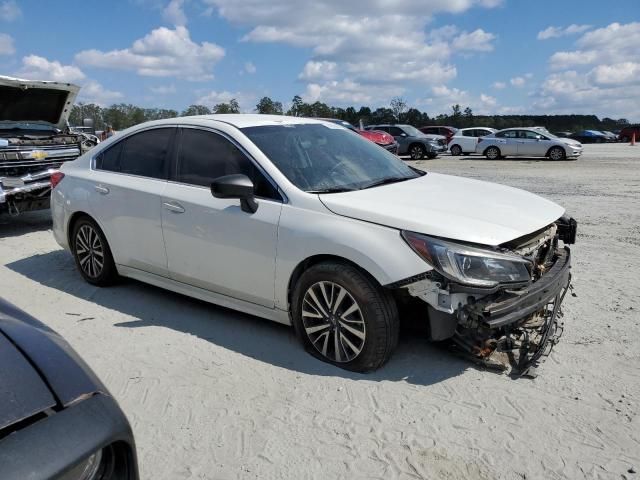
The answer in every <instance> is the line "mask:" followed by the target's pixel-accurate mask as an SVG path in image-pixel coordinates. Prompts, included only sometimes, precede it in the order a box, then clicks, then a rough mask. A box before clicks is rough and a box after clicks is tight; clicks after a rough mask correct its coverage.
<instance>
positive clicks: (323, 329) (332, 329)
mask: <svg viewBox="0 0 640 480" xmlns="http://www.w3.org/2000/svg"><path fill="white" fill-rule="evenodd" d="M302 325H303V327H304V330H305V332H306V334H307V338H308V339H309V341H310V342H311V343H312V344H313V346H314V348H315V349H316V350H317V351H318V352H320V353H321V354H322V355H323V356H324V357H326V358H328V359H329V360H331V361H334V362H337V363H345V362H350V361H351V360H353V359H354V358H356V357H357V356H358V355H360V353H361V352H362V349H363V348H364V344H365V341H366V338H367V335H366V326H365V323H364V316H363V314H362V310H360V306H359V305H358V302H356V301H355V299H354V298H353V297H352V296H351V294H350V293H349V292H348V291H347V290H346V289H345V288H344V287H342V286H340V285H338V284H337V283H334V282H328V281H324V282H318V283H315V284H313V285H311V286H310V287H309V288H308V289H307V291H306V293H305V294H304V298H303V300H302Z"/></svg>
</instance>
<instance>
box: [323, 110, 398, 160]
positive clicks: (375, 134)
mask: <svg viewBox="0 0 640 480" xmlns="http://www.w3.org/2000/svg"><path fill="white" fill-rule="evenodd" d="M318 120H324V121H325V122H331V123H335V124H337V125H340V126H342V127H344V128H346V129H348V130H351V131H353V132H356V133H357V134H358V135H362V136H363V137H364V138H366V139H367V140H371V141H372V142H373V143H376V144H378V145H380V146H381V147H382V148H384V149H385V150H388V151H389V152H391V153H393V154H394V155H397V154H398V142H396V140H395V138H393V136H391V135H390V134H388V133H387V132H383V131H380V130H360V129H358V128H356V127H354V126H353V125H351V124H350V123H349V122H347V121H345V120H339V119H337V118H319V119H318Z"/></svg>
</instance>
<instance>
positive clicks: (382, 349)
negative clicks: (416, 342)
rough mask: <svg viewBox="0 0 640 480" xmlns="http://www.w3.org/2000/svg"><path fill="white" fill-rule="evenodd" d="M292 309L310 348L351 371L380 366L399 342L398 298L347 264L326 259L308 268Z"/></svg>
mask: <svg viewBox="0 0 640 480" xmlns="http://www.w3.org/2000/svg"><path fill="white" fill-rule="evenodd" d="M291 310H292V320H293V326H294V329H295V331H296V335H297V336H298V338H299V339H300V341H301V342H302V344H303V345H304V346H305V348H306V349H307V351H308V352H309V353H311V354H312V355H313V356H315V357H317V358H319V359H320V360H322V361H325V362H327V363H331V364H333V365H336V366H338V367H340V368H344V369H346V370H351V371H354V372H361V373H365V372H370V371H373V370H377V369H378V368H380V367H381V366H382V365H384V364H385V363H386V362H387V360H389V358H390V357H391V354H392V353H393V350H394V349H395V347H396V345H397V343H398V331H399V318H398V310H397V307H396V304H395V301H394V300H393V297H392V296H391V294H390V293H389V292H386V291H385V290H384V289H383V288H382V287H380V286H379V285H378V284H377V283H376V282H375V280H374V279H372V278H370V277H369V276H367V275H366V274H364V273H363V272H361V271H360V270H358V269H357V268H355V267H354V266H351V265H348V264H346V263H339V262H323V263H319V264H317V265H314V266H312V267H311V268H309V269H308V270H307V271H305V272H304V273H303V274H302V276H301V277H300V279H299V280H298V283H297V285H296V287H295V290H294V293H293V298H292V303H291Z"/></svg>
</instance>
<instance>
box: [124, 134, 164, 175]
mask: <svg viewBox="0 0 640 480" xmlns="http://www.w3.org/2000/svg"><path fill="white" fill-rule="evenodd" d="M174 131H175V129H174V128H155V129H153V130H146V131H144V132H140V133H137V134H135V135H132V136H130V137H127V138H126V139H125V142H124V149H123V151H122V153H121V154H120V172H121V173H127V174H130V175H140V176H142V177H151V178H161V179H166V178H167V170H168V169H167V165H168V155H167V153H168V151H169V147H170V145H171V144H170V141H171V139H172V138H173V134H174Z"/></svg>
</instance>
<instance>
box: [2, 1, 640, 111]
mask: <svg viewBox="0 0 640 480" xmlns="http://www.w3.org/2000/svg"><path fill="white" fill-rule="evenodd" d="M48 3H49V2H48ZM638 7H639V5H638V2H637V0H616V1H615V2H601V1H598V2H595V1H585V0H582V1H578V0H563V1H558V0H556V1H546V0H540V1H537V2H528V1H524V0H369V1H366V2H364V1H363V2H359V1H358V2H356V1H352V2H349V1H345V0H314V1H310V2H305V1H301V0H268V1H267V0H112V1H110V2H93V1H71V0H67V1H64V2H57V3H56V4H55V6H53V4H49V6H48V7H47V8H43V6H42V2H40V1H27V0H0V61H1V62H2V67H1V68H0V74H3V75H11V76H20V77H23V78H34V79H55V80H63V81H72V82H74V83H77V84H80V85H82V86H83V90H82V94H81V99H82V100H83V101H86V102H91V101H92V102H97V103H101V104H110V103H113V102H131V103H135V104H138V105H143V106H149V107H167V108H176V109H179V110H180V109H183V108H185V107H186V106H188V105H189V104H192V103H204V104H208V105H213V104H215V103H219V102H221V101H228V100H229V99H230V98H237V99H238V100H239V102H240V104H241V107H242V109H243V110H244V111H251V110H252V109H253V108H254V106H255V104H256V102H257V100H258V99H259V98H260V97H262V96H265V95H267V96H270V97H272V98H273V99H275V100H280V101H282V102H283V103H284V104H285V105H286V104H287V103H289V102H290V100H291V98H292V97H293V95H296V94H298V95H301V96H302V97H303V98H304V99H305V100H307V101H316V100H320V101H324V102H326V103H329V104H330V105H340V106H348V105H354V106H356V107H359V106H360V105H368V106H372V107H377V106H386V105H388V104H389V101H390V99H391V98H392V97H394V96H396V95H400V96H402V97H404V98H405V99H406V100H407V102H408V103H409V104H410V105H411V106H416V107H418V108H420V109H421V110H425V111H427V112H428V113H429V114H431V115H437V114H438V113H442V112H445V111H448V110H449V109H450V106H451V105H452V104H453V103H460V104H461V105H462V106H463V107H464V106H470V107H471V108H472V109H473V110H474V111H475V112H476V113H489V114H500V113H502V114H506V113H550V114H553V113H595V114H596V115H599V116H601V117H603V116H610V117H614V118H619V117H626V118H629V119H630V120H636V121H637V120H640V114H639V113H638V112H639V111H640V108H639V107H640V48H638V45H640V23H639V22H638V20H640V18H639V17H640V8H638Z"/></svg>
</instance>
